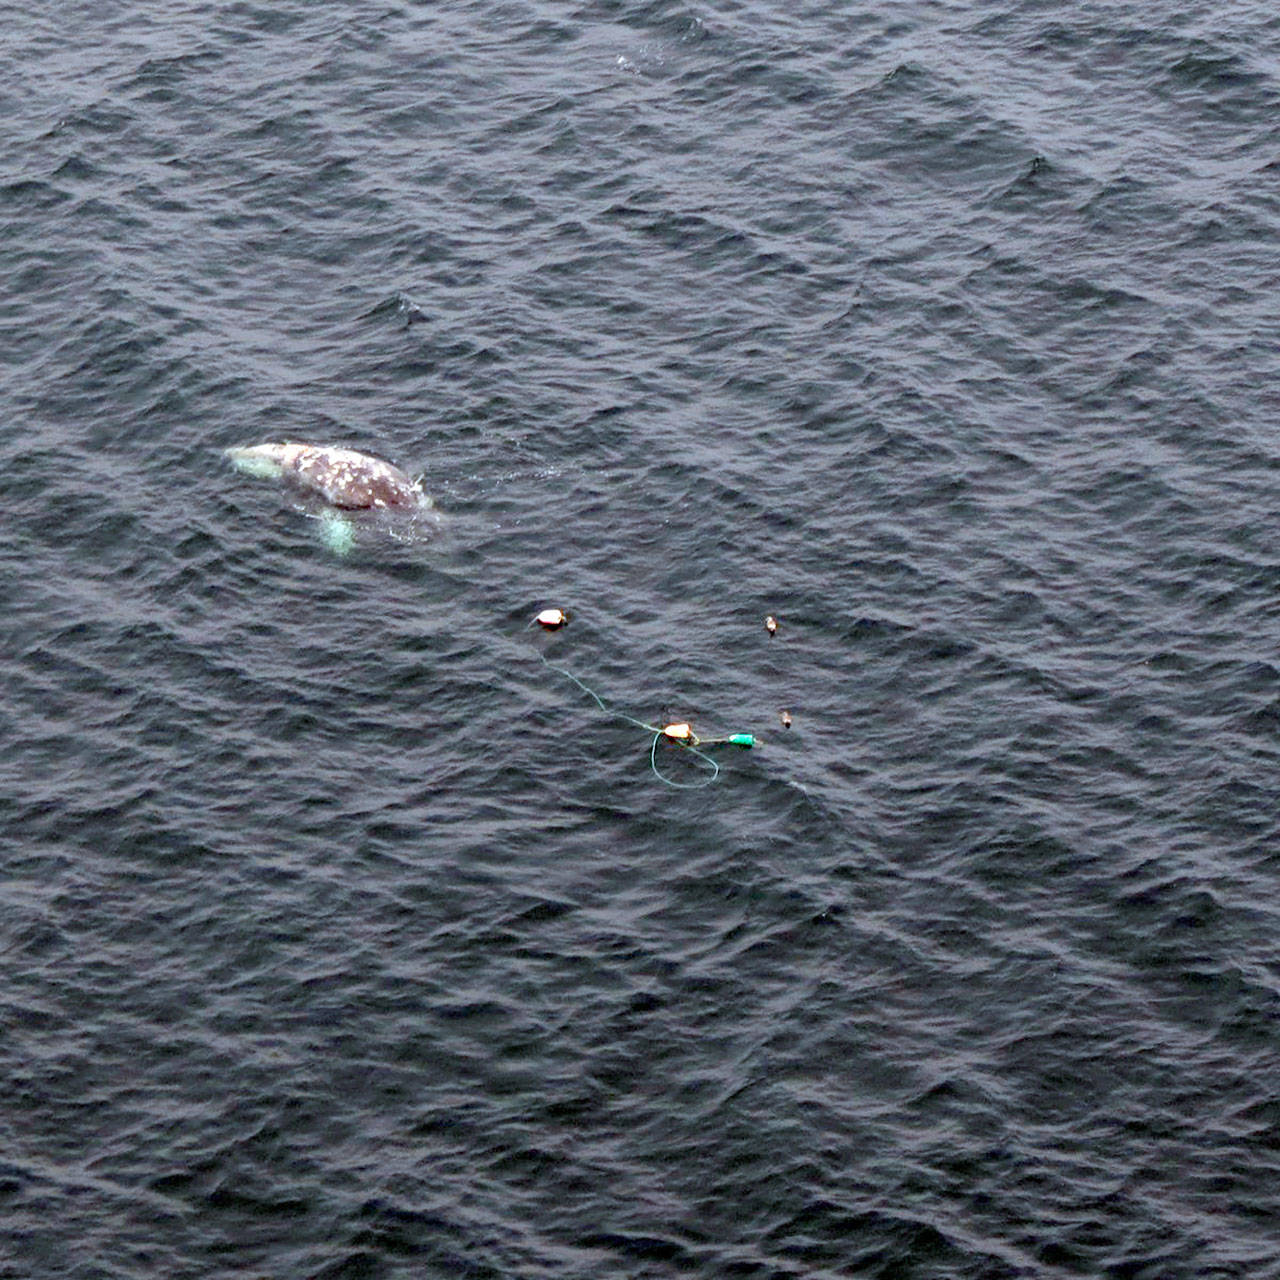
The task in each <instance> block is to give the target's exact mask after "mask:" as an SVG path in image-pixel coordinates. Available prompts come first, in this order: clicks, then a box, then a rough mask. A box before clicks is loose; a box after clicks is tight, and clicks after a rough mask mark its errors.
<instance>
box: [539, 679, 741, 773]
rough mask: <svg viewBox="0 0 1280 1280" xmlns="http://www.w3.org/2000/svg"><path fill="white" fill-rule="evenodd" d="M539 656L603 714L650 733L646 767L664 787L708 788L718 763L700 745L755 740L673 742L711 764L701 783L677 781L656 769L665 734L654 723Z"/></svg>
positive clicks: (734, 737)
mask: <svg viewBox="0 0 1280 1280" xmlns="http://www.w3.org/2000/svg"><path fill="white" fill-rule="evenodd" d="M538 657H539V658H540V659H541V661H542V665H543V666H545V667H550V668H551V670H552V671H554V672H555V673H556V674H557V675H561V676H564V678H565V679H566V680H572V681H573V683H574V684H576V685H577V686H578V688H579V689H581V690H582V692H583V693H585V694H586V695H587V697H589V698H590V699H591V700H592V701H593V702H594V703H595V704H596V706H597V707H599V708H600V710H601V711H603V712H604V713H605V715H610V716H617V717H618V719H620V720H625V721H626V722H627V723H628V724H632V725H635V727H636V728H637V729H643V730H644V731H645V733H651V734H653V742H652V743H651V744H650V746H649V768H650V769H652V770H653V776H654V777H655V778H657V779H658V781H659V782H661V783H662V784H663V785H664V786H668V787H674V788H676V789H677V790H679V791H700V790H701V789H702V788H703V787H709V786H710V785H711V784H712V783H713V782H714V781H715V780H716V779H717V778H718V777H719V776H720V764H719V762H718V761H717V760H714V759H713V758H712V757H711V756H709V755H707V753H706V752H705V751H699V750H698V747H699V746H704V747H715V746H720V745H723V744H726V743H731V744H732V745H734V746H737V747H753V746H755V739H754V738H753V737H752V736H751V734H749V733H734V734H730V735H729V737H727V738H709V739H706V740H705V741H704V740H702V739H698V738H695V739H694V740H693V742H691V743H687V742H678V743H676V744H675V745H677V746H679V747H680V748H681V750H683V751H688V752H691V753H692V754H693V755H695V756H697V757H698V759H699V760H705V761H706V763H707V764H709V765H710V766H711V773H710V774H709V775H707V776H706V777H704V778H703V779H702V780H701V781H700V782H677V781H676V780H675V779H674V778H668V777H667V775H666V774H664V773H663V772H662V770H661V769H659V768H658V743H660V742H661V741H662V739H663V738H664V737H666V734H664V733H663V731H662V730H661V729H659V728H658V727H657V726H656V725H651V724H645V722H644V721H643V720H637V719H636V718H635V717H634V716H629V715H627V713H626V712H625V711H618V710H616V709H615V708H613V707H610V706H609V705H608V704H607V703H606V702H605V700H604V699H603V698H602V697H601V696H600V695H599V694H598V693H596V691H595V690H594V689H589V688H588V687H587V686H586V685H585V684H583V683H582V681H581V680H579V679H578V677H577V676H575V675H574V674H573V672H572V671H566V670H565V669H564V668H563V667H557V666H556V665H555V663H554V662H548V661H547V659H546V658H545V657H544V656H543V655H542V654H539V655H538Z"/></svg>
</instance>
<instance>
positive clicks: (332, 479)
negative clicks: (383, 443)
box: [227, 442, 427, 511]
mask: <svg viewBox="0 0 1280 1280" xmlns="http://www.w3.org/2000/svg"><path fill="white" fill-rule="evenodd" d="M227 454H228V456H229V457H230V458H231V460H232V461H233V462H234V463H235V465H236V466H237V467H238V468H239V469H240V470H242V471H246V472H248V473H249V474H252V475H259V476H286V477H288V478H290V479H292V480H294V481H295V482H296V483H297V484H298V485H300V486H301V487H302V488H304V489H309V490H311V491H312V492H313V493H317V494H319V495H320V496H321V497H322V498H324V500H325V501H326V502H328V503H329V504H330V505H332V506H335V507H340V508H343V509H344V510H353V511H354V510H361V509H366V508H371V507H373V508H376V507H417V506H425V505H427V503H426V497H425V495H424V494H423V492H422V488H421V486H420V485H419V484H418V483H417V482H416V481H414V480H412V479H410V478H409V476H407V475H406V474H405V473H404V472H403V471H401V470H400V468H399V467H394V466H392V465H391V463H389V462H384V461H383V460H382V459H381V458H375V457H373V456H371V455H370V454H367V453H361V452H359V450H356V449H345V448H342V447H340V446H337V445H317V444H295V443H291V442H286V443H284V444H260V445H250V446H247V447H242V448H237V449H228V450H227Z"/></svg>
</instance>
